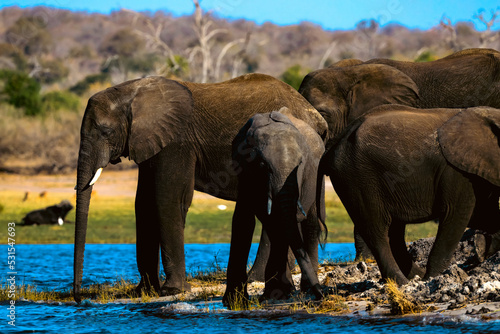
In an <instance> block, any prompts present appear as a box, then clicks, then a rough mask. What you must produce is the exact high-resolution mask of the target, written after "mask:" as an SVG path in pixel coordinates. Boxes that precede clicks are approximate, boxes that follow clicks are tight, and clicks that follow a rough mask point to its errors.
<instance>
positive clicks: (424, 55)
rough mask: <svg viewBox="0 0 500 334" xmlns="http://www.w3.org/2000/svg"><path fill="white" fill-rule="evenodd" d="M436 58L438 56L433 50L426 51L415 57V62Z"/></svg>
mask: <svg viewBox="0 0 500 334" xmlns="http://www.w3.org/2000/svg"><path fill="white" fill-rule="evenodd" d="M436 59H437V57H436V56H435V55H434V54H433V53H432V52H431V51H424V52H422V53H421V54H419V55H418V57H417V58H416V59H415V62H427V61H433V60H436Z"/></svg>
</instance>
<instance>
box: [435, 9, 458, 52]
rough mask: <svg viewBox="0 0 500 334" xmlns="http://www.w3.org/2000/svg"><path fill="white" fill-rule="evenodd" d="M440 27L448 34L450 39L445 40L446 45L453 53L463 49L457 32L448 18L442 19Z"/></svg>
mask: <svg viewBox="0 0 500 334" xmlns="http://www.w3.org/2000/svg"><path fill="white" fill-rule="evenodd" d="M439 26H440V27H441V28H442V29H443V30H444V31H446V32H447V33H448V37H446V38H445V42H446V44H447V45H448V46H449V48H450V49H451V50H453V51H459V50H460V49H461V48H460V46H459V43H458V37H457V30H456V29H455V27H454V26H453V24H452V23H451V20H450V19H449V18H447V17H446V16H443V17H442V18H441V21H440V22H439Z"/></svg>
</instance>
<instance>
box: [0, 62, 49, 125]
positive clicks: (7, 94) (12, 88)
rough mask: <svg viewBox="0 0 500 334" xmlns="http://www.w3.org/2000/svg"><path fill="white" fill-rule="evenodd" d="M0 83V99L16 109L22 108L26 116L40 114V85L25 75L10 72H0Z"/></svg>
mask: <svg viewBox="0 0 500 334" xmlns="http://www.w3.org/2000/svg"><path fill="white" fill-rule="evenodd" d="M0 81H3V87H2V88H1V91H0V97H1V98H2V99H4V100H5V101H6V102H7V103H9V104H11V105H13V106H15V107H16V108H24V113H25V115H27V116H34V115H38V114H40V113H41V112H42V108H41V99H40V84H39V83H38V82H37V81H36V80H35V79H33V78H30V77H29V76H28V75H27V74H26V73H23V72H19V71H11V70H0Z"/></svg>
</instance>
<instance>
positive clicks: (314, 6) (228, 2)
mask: <svg viewBox="0 0 500 334" xmlns="http://www.w3.org/2000/svg"><path fill="white" fill-rule="evenodd" d="M200 3H201V7H202V8H203V9H204V10H206V11H208V10H210V11H212V12H213V13H215V14H217V15H218V16H219V17H223V18H229V19H239V18H245V19H248V20H252V21H255V22H256V23H258V24H261V23H263V22H266V21H270V22H273V23H275V24H279V25H288V24H297V23H300V22H301V21H310V22H313V23H316V24H319V25H321V26H322V27H323V28H325V29H352V28H354V27H355V26H356V23H357V22H359V21H360V20H363V19H370V18H374V19H377V20H378V21H379V22H380V23H381V24H382V25H385V24H386V23H389V22H398V23H400V24H403V25H405V26H407V27H409V28H420V29H429V28H431V27H433V26H436V25H438V24H439V21H440V20H441V18H442V17H443V15H445V16H446V17H448V18H449V19H450V20H451V21H452V23H456V22H457V21H471V22H473V23H475V24H476V29H480V30H482V29H483V28H484V26H483V25H481V24H478V21H477V20H474V19H473V16H474V14H475V13H477V12H478V11H479V10H485V14H486V15H485V17H486V18H488V19H489V18H490V15H491V14H490V12H491V10H500V2H499V1H498V0H482V1H479V0H468V1H457V0H418V1H417V0H307V1H306V0H301V1H297V0H288V1H284V0H279V1H271V0H201V1H200ZM12 5H18V6H20V7H32V6H36V5H48V6H51V7H58V8H65V9H71V10H83V11H89V12H100V13H106V14H107V13H109V12H110V11H112V10H118V9H120V8H126V9H131V10H136V11H142V10H151V11H156V10H164V11H167V12H170V13H172V14H173V15H175V16H179V15H187V14H191V13H192V12H193V11H194V5H193V2H192V0H147V1H144V0H143V1H132V0H112V1H103V0H84V1H75V0H23V1H19V0H0V7H5V6H12ZM499 27H500V22H498V23H497V24H496V25H495V26H494V28H495V30H498V29H499Z"/></svg>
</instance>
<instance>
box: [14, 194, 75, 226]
mask: <svg viewBox="0 0 500 334" xmlns="http://www.w3.org/2000/svg"><path fill="white" fill-rule="evenodd" d="M71 209H73V205H71V203H70V202H69V201H66V200H64V201H62V202H61V203H59V204H56V205H52V206H49V207H47V208H45V209H40V210H35V211H31V212H30V213H28V214H27V215H26V216H25V217H24V218H23V222H24V225H44V224H58V225H62V224H64V218H66V215H67V214H68V212H70V211H71Z"/></svg>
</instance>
